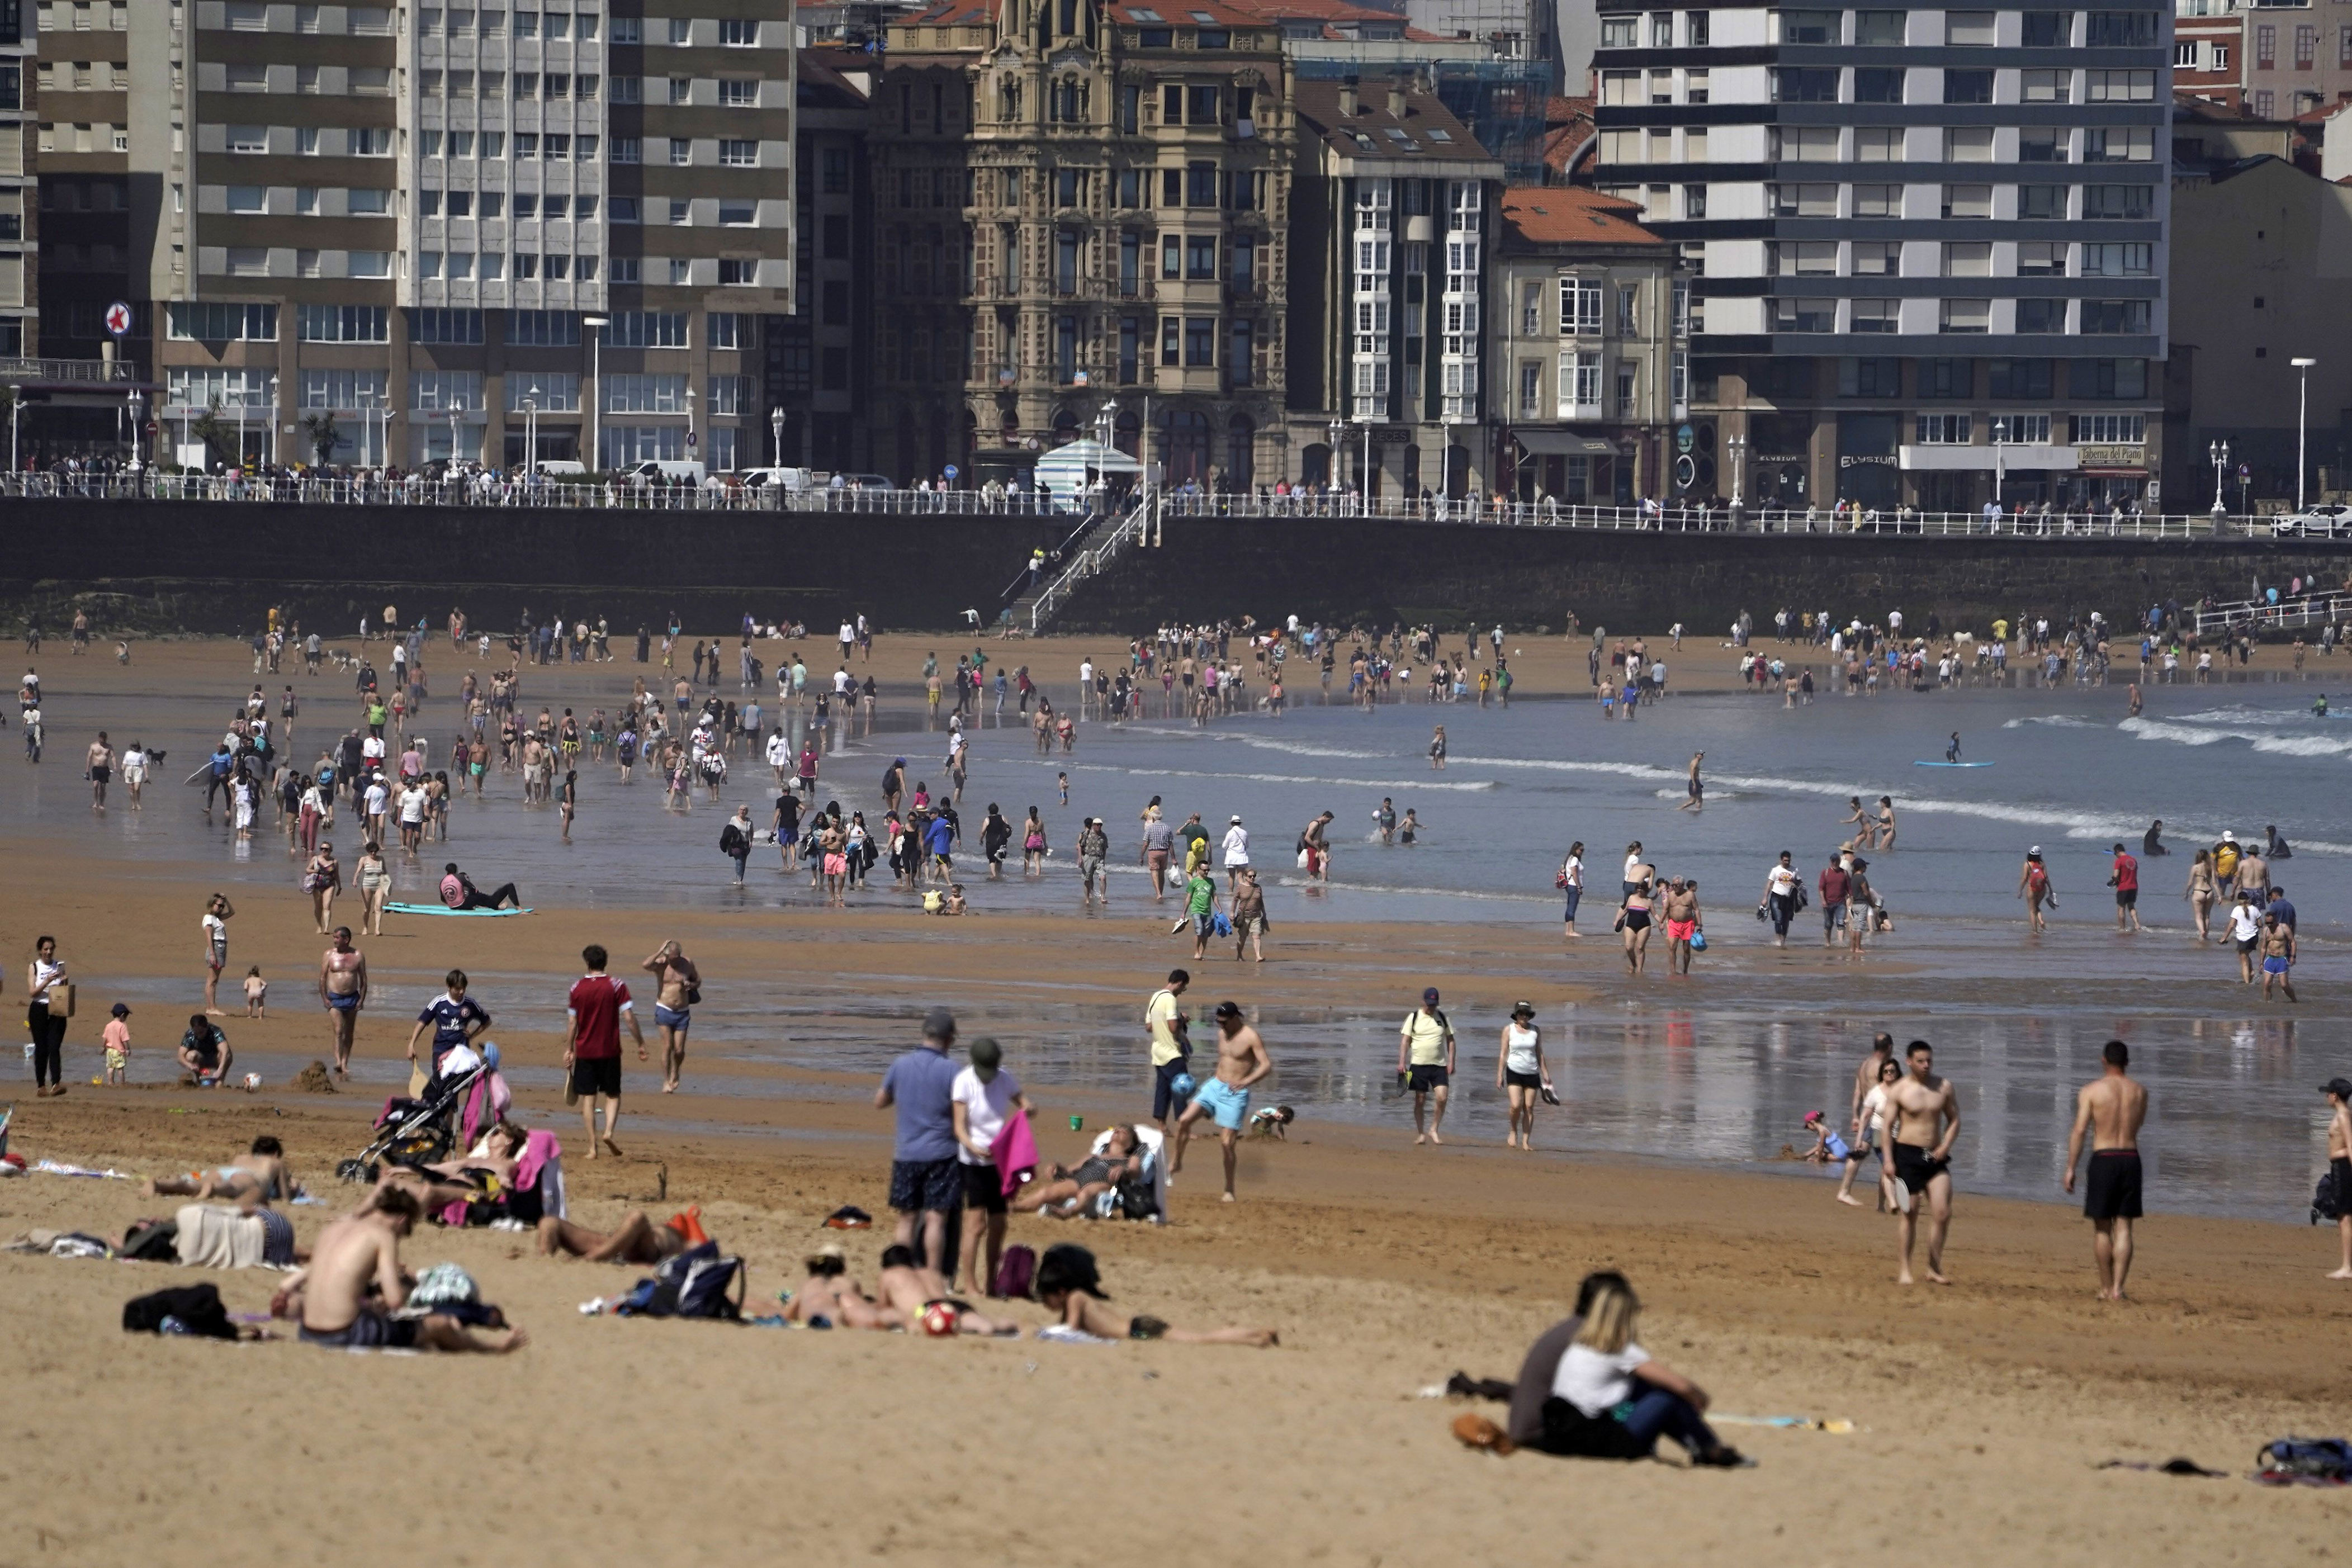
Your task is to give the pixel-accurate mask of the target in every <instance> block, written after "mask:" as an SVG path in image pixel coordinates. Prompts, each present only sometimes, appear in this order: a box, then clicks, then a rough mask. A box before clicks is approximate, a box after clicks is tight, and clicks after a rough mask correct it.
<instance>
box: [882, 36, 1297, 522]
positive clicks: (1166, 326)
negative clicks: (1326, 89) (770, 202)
mask: <svg viewBox="0 0 2352 1568" xmlns="http://www.w3.org/2000/svg"><path fill="white" fill-rule="evenodd" d="M1291 99H1292V93H1291V69H1290V64H1289V61H1288V60H1287V59H1286V57H1285V56H1284V54H1283V51H1282V44H1281V29H1280V27H1279V26H1277V25H1276V24H1275V23H1274V22H1271V21H1268V20H1267V19H1265V17H1262V16H1257V15H1255V14H1254V13H1251V12H1247V11H1243V10H1239V9H1236V8H1234V6H1231V5H1225V4H1223V0H1197V3H1192V0H1188V3H1187V4H1185V5H1183V7H1182V8H1181V9H1179V8H1177V7H1176V6H1175V5H1172V4H1171V5H1167V6H1166V8H1164V9H1162V8H1159V7H1155V6H1151V5H1124V4H1106V3H1104V0H993V3H990V0H947V3H946V4H943V5H938V6H936V7H934V8H932V9H931V10H929V11H926V12H923V13H921V14H920V15H918V16H913V17H911V18H909V19H908V20H907V21H904V22H902V23H899V24H896V25H893V26H891V28H890V29H889V49H888V51H887V53H886V55H885V56H884V67H883V70H882V75H881V80H880V84H879V87H878V90H877V94H876V97H875V101H874V107H873V120H872V128H871V132H870V141H871V146H872V150H873V161H874V162H873V170H874V183H873V191H874V204H875V205H874V226H875V258H876V270H877V277H876V279H875V301H876V308H875V333H874V336H875V342H874V361H875V379H874V388H875V398H874V403H873V407H874V413H875V421H876V428H875V432H874V454H875V461H876V464H877V466H878V467H880V468H883V469H885V470H887V471H889V472H891V474H892V475H893V476H894V477H897V478H899V479H901V480H909V479H913V478H915V477H919V476H938V475H939V474H940V473H942V472H943V471H944V470H945V469H946V468H947V466H949V465H956V466H957V467H958V469H959V473H960V475H961V482H962V483H966V484H969V483H972V482H973V481H974V480H975V479H985V478H987V477H989V476H1002V475H1003V474H1006V473H1008V472H1010V471H1012V470H1013V469H1016V468H1018V467H1020V466H1023V465H1024V463H1025V461H1026V460H1027V457H1028V456H1030V455H1034V452H1036V451H1038V450H1042V449H1045V448H1047V447H1051V446H1054V445H1056V444H1061V443H1063V442H1066V441H1069V440H1072V439H1075V438H1076V437H1078V436H1080V435H1082V434H1085V435H1092V434H1096V433H1097V430H1098V429H1099V428H1100V427H1101V426H1102V425H1103V424H1104V423H1106V422H1107V423H1108V425H1109V427H1110V429H1111V430H1112V432H1113V433H1114V436H1115V439H1116V441H1117V443H1118V445H1119V446H1120V447H1121V448H1122V449H1123V450H1125V451H1127V452H1129V453H1130V454H1134V455H1139V456H1142V457H1143V460H1144V461H1145V462H1146V463H1147V464H1157V465H1161V467H1162V470H1163V473H1164V476H1165V479H1166V482H1167V483H1169V484H1171V485H1181V484H1184V483H1186V482H1197V483H1199V484H1202V485H1203V486H1207V485H1211V484H1213V483H1231V484H1234V485H1249V484H1254V483H1259V482H1264V483H1269V484H1270V483H1272V482H1273V480H1275V479H1276V478H1278V477H1282V476H1285V475H1286V474H1288V473H1290V472H1291V468H1292V465H1291V463H1290V455H1289V453H1288V450H1287V437H1286V433H1285V431H1284V429H1283V420H1282V408H1283V401H1284V400H1283V387H1284V380H1285V373H1284V371H1285V368H1284V356H1283V336H1282V333H1283V321H1284V316H1285V309H1286V307H1285V296H1284V287H1283V279H1284V277H1285V275H1286V267H1287V256H1286V254H1285V249H1286V232H1285V231H1286V224H1287V222H1288V208H1289V200H1290V172H1291V165H1292V161H1293V156H1294V141H1295V136H1296V131H1295V122H1294V120H1293V114H1292V104H1291ZM1147 423H1148V424H1149V426H1150V431H1151V439H1150V445H1149V451H1148V452H1139V446H1138V443H1139V437H1140V435H1141V434H1142V432H1143V431H1144V429H1145V427H1146V424H1147Z"/></svg>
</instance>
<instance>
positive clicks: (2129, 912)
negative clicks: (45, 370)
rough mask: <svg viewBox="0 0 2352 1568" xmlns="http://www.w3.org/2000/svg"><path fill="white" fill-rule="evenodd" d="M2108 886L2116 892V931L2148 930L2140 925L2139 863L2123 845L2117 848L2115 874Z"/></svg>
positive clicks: (2109, 878)
mask: <svg viewBox="0 0 2352 1568" xmlns="http://www.w3.org/2000/svg"><path fill="white" fill-rule="evenodd" d="M2107 885H2108V886H2109V887H2112V888H2114V889H2115V890H2116V930H2118V931H2124V930H2131V931H2145V930H2147V927H2146V926H2145V925H2141V924H2140V923H2139V862H2137V860H2134V859H2133V858H2132V857H2131V855H2130V853H2129V852H2126V850H2125V848H2124V847H2123V845H2121V844H2117V845H2116V869H2115V874H2114V875H2112V876H2110V877H2108V878H2107Z"/></svg>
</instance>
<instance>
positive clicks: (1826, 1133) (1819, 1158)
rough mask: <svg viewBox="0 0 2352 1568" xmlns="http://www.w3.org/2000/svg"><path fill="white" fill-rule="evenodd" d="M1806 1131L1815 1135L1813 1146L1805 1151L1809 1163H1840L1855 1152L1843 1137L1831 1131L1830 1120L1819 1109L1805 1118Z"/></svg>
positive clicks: (1821, 1164)
mask: <svg viewBox="0 0 2352 1568" xmlns="http://www.w3.org/2000/svg"><path fill="white" fill-rule="evenodd" d="M1805 1131H1807V1132H1808V1133H1811V1134H1812V1135H1813V1146H1812V1147H1811V1148H1810V1149H1807V1150H1806V1151H1805V1163H1806V1164H1807V1165H1811V1166H1826V1165H1835V1164H1839V1163H1841V1162H1843V1160H1845V1159H1846V1158H1847V1157H1848V1156H1850V1155H1852V1154H1853V1149H1852V1148H1850V1147H1849V1146H1848V1145H1847V1144H1846V1141H1845V1140H1844V1139H1843V1138H1842V1137H1840V1136H1839V1135H1838V1134H1835V1133H1832V1132H1831V1131H1830V1124H1829V1122H1828V1120H1827V1119H1826V1118H1825V1117H1824V1115H1823V1114H1822V1113H1821V1112H1819V1111H1816V1112H1814V1113H1812V1114H1811V1115H1810V1116H1807V1117H1806V1118H1805Z"/></svg>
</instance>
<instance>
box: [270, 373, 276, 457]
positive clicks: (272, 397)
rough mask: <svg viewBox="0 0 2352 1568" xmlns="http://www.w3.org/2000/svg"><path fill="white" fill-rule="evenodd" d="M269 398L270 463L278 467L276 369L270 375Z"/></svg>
mask: <svg viewBox="0 0 2352 1568" xmlns="http://www.w3.org/2000/svg"><path fill="white" fill-rule="evenodd" d="M268 398H269V405H268V406H269V465H270V466H271V467H272V468H275V467H277V466H278V373H277V372H276V371H271V372H270V375H269V388H268Z"/></svg>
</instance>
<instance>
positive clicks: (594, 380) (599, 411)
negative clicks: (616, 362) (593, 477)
mask: <svg viewBox="0 0 2352 1568" xmlns="http://www.w3.org/2000/svg"><path fill="white" fill-rule="evenodd" d="M580 324H581V325H582V326H583V327H585V328H587V329H588V392H589V397H588V401H587V402H586V403H585V404H584V405H583V406H584V408H585V409H586V417H587V420H588V466H589V467H590V468H592V469H594V470H596V471H597V472H599V473H602V472H603V471H604V338H603V337H602V336H601V335H600V329H603V328H605V327H609V326H611V325H612V324H613V319H612V318H611V317H610V316H583V317H582V318H580Z"/></svg>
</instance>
